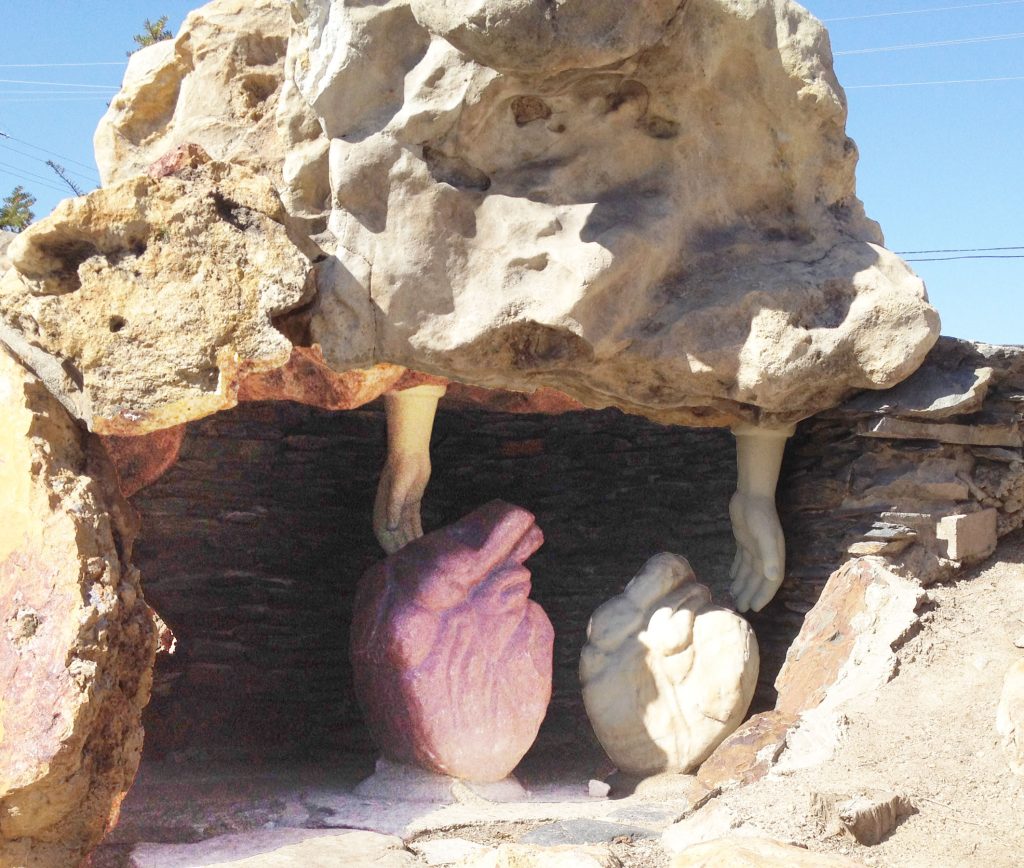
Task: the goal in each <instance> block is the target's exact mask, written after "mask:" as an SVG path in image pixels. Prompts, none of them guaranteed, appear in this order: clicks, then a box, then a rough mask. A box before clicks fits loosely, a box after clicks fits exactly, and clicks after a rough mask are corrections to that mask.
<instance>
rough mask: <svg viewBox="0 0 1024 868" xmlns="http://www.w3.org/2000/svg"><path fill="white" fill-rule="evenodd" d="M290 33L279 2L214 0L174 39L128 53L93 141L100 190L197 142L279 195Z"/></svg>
mask: <svg viewBox="0 0 1024 868" xmlns="http://www.w3.org/2000/svg"><path fill="white" fill-rule="evenodd" d="M290 26H291V21H290V16H289V15H288V3H287V2H285V0H256V2H252V0H217V2H214V3H207V4H206V5H204V6H202V7H201V8H200V9H197V10H196V11H194V12H192V13H190V14H189V16H188V17H187V18H186V19H185V21H184V23H183V24H182V26H181V29H180V30H179V31H178V33H177V35H176V36H175V37H174V38H173V39H166V40H162V41H160V42H156V43H154V44H153V45H151V46H149V47H147V48H143V49H142V50H140V51H136V52H134V53H133V54H132V55H131V58H130V59H129V61H128V68H127V70H126V71H125V75H124V79H123V81H122V82H121V91H120V93H118V95H117V96H116V97H114V99H113V100H111V102H110V106H109V108H108V109H107V112H106V114H105V115H104V116H103V119H102V120H101V121H100V123H99V126H98V128H97V130H96V135H95V137H94V140H93V145H94V148H95V152H96V162H97V165H98V166H99V169H100V177H101V178H102V180H103V185H104V186H106V187H109V186H110V185H112V184H116V183H118V182H120V181H125V180H127V179H128V178H131V177H133V176H135V175H141V174H144V173H145V172H146V169H147V168H148V167H149V165H150V164H151V163H153V162H154V161H156V160H158V159H159V158H160V157H162V156H163V155H164V154H166V153H167V152H168V151H171V150H173V149H175V148H177V147H178V146H180V145H185V144H189V143H196V144H199V145H201V146H202V147H203V149H204V150H205V151H206V152H207V153H209V154H210V155H211V156H212V157H213V158H214V159H215V160H217V161H219V162H222V163H233V164H236V165H241V166H245V167H246V168H248V169H251V170H252V171H254V172H256V173H258V174H262V175H265V176H267V177H268V178H269V179H270V180H271V181H272V182H273V184H274V186H275V187H278V188H279V187H280V183H281V164H282V162H283V158H284V147H283V144H282V143H281V142H280V140H279V138H278V135H277V124H276V114H277V105H278V98H279V96H280V92H281V87H282V84H283V82H284V56H285V51H286V49H287V47H288V33H289V30H290Z"/></svg>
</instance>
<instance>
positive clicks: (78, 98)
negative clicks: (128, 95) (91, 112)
mask: <svg viewBox="0 0 1024 868" xmlns="http://www.w3.org/2000/svg"><path fill="white" fill-rule="evenodd" d="M111 96H113V94H111ZM99 99H105V100H108V101H109V99H110V97H106V96H44V97H40V98H39V99H18V98H17V97H12V96H4V97H0V102H27V103H40V102H95V101H96V100H99Z"/></svg>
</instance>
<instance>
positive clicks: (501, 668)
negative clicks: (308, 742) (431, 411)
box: [351, 501, 554, 782]
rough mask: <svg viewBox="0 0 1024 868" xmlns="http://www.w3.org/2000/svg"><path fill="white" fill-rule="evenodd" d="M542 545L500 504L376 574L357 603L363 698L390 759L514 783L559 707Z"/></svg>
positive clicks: (355, 631) (356, 666) (355, 662)
mask: <svg viewBox="0 0 1024 868" xmlns="http://www.w3.org/2000/svg"><path fill="white" fill-rule="evenodd" d="M542 542H543V535H542V534H541V531H540V528H538V527H537V525H536V524H535V523H534V519H533V516H532V515H531V514H530V513H529V512H527V511H526V510H524V509H521V508H519V507H516V506H511V505H510V504H507V503H503V502H501V501H492V502H491V503H489V504H487V505H486V506H483V507H481V508H480V509H478V510H476V511H475V512H473V513H470V514H469V515H468V516H466V517H465V518H463V519H461V520H460V521H458V522H456V523H455V524H453V525H451V526H449V527H446V528H443V529H441V530H438V531H435V532H434V533H431V534H428V535H427V536H424V537H422V538H420V539H418V540H416V541H414V542H411V543H409V544H408V545H407V546H405V547H404V548H402V549H401V550H399V551H398V552H397V553H396V554H394V555H392V556H391V557H389V558H387V559H386V560H384V561H382V562H380V563H379V564H377V565H376V566H374V567H373V568H371V569H370V570H369V572H367V573H366V574H365V575H364V576H363V578H362V580H361V581H360V584H359V588H358V591H357V594H356V601H355V609H354V614H353V624H352V643H351V653H352V668H353V670H354V679H355V687H356V694H357V696H358V697H359V701H360V703H361V705H362V706H363V710H364V712H365V713H366V719H367V724H368V726H369V727H370V731H371V733H372V735H373V737H374V739H375V741H376V742H377V745H378V746H379V747H380V749H381V751H382V752H383V753H384V755H385V756H386V757H387V758H389V759H391V760H393V761H395V762H400V763H408V764H413V765H419V766H422V767H423V768H426V769H428V770H431V771H435V772H439V773H440V774H445V775H451V776H452V777H457V778H462V779H465V780H468V781H478V782H489V781H499V780H501V779H503V778H505V777H506V776H507V775H508V774H509V773H510V772H511V771H512V770H513V769H514V768H515V766H516V765H517V764H518V763H519V760H521V759H522V758H523V755H524V754H525V753H526V751H527V750H528V749H529V748H530V746H531V745H532V744H533V741H534V739H535V738H536V736H537V731H538V729H539V728H540V724H541V721H542V720H543V718H544V714H545V712H546V711H547V706H548V701H549V699H550V698H551V668H552V646H553V642H554V631H553V630H552V627H551V622H550V621H549V620H548V618H547V616H546V615H545V614H544V611H543V610H542V609H541V608H540V606H538V605H537V604H536V603H535V602H533V601H532V600H530V599H528V595H529V593H530V573H529V570H527V569H526V567H525V566H523V562H524V561H525V560H526V559H527V558H528V557H529V556H530V555H531V554H533V553H534V552H535V551H536V550H537V549H538V548H539V547H540V545H541V543H542Z"/></svg>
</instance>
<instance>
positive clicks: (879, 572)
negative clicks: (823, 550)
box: [775, 558, 924, 714]
mask: <svg viewBox="0 0 1024 868" xmlns="http://www.w3.org/2000/svg"><path fill="white" fill-rule="evenodd" d="M923 599H924V592H923V591H922V590H921V589H920V588H919V587H918V586H916V585H915V584H914V583H912V582H910V581H907V580H905V579H900V578H899V577H897V576H894V575H893V574H891V573H890V572H888V570H886V569H885V567H884V565H883V563H882V562H881V561H879V560H876V559H872V558H856V559H854V560H851V561H849V562H848V563H846V564H844V565H843V566H842V567H841V568H840V569H839V570H837V571H836V572H835V573H834V574H833V575H832V576H831V577H830V578H829V580H828V583H827V584H826V585H825V589H824V591H823V592H822V594H821V597H820V598H819V600H818V602H817V603H816V604H815V605H814V608H812V609H811V610H810V612H808V613H807V616H806V618H805V619H804V624H803V627H802V629H801V630H800V635H799V636H797V638H796V641H795V642H793V645H792V646H791V647H790V649H789V653H788V654H787V655H786V663H785V665H784V666H783V667H782V671H781V672H780V673H779V676H778V678H777V679H776V681H775V686H776V688H777V689H778V691H779V699H778V703H777V704H776V709H777V710H778V711H780V712H783V713H788V714H801V713H802V712H805V711H810V710H812V709H815V708H818V707H819V706H821V705H822V703H826V701H827V704H828V705H829V706H831V707H835V706H838V705H839V704H840V703H841V702H843V701H844V700H845V699H848V698H850V697H852V696H856V695H859V694H861V693H865V692H869V691H873V690H876V689H877V688H879V687H881V686H882V685H883V684H885V683H886V682H888V681H889V680H890V679H891V678H892V676H893V675H894V674H895V672H896V655H895V652H894V651H893V646H894V645H896V644H897V643H898V642H899V641H900V640H901V639H902V638H904V637H905V636H906V634H907V632H908V631H909V630H910V629H911V627H913V626H914V625H915V624H916V623H917V620H918V619H917V615H916V610H917V607H918V605H919V604H920V603H921V602H922V600H923Z"/></svg>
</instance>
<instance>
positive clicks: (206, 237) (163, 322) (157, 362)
mask: <svg viewBox="0 0 1024 868" xmlns="http://www.w3.org/2000/svg"><path fill="white" fill-rule="evenodd" d="M284 221H285V213H284V209H283V208H282V206H281V203H280V200H279V199H278V197H277V195H276V194H275V193H274V190H273V188H272V186H271V185H270V183H269V181H267V180H266V179H263V178H260V177H257V176H256V175H254V174H252V173H251V172H249V171H247V170H245V169H242V168H240V167H237V166H229V165H227V164H224V163H217V162H210V161H209V158H208V157H206V155H205V154H204V153H203V152H202V151H201V149H198V148H196V147H190V148H184V149H180V150H179V151H177V152H175V153H174V154H172V155H170V156H169V157H168V158H167V159H165V160H164V161H162V162H161V163H159V164H157V165H156V166H155V167H154V171H153V173H152V175H150V176H137V177H135V178H132V179H129V180H126V181H123V182H121V183H119V184H117V185H115V186H113V187H107V188H104V189H101V190H97V191H94V192H93V193H90V194H89V195H88V196H84V197H79V198H76V199H67V200H65V201H64V202H62V203H61V204H60V205H59V206H58V207H57V209H56V210H55V211H54V213H53V214H52V215H51V216H50V217H49V218H47V219H46V220H44V221H42V222H40V223H37V224H35V225H34V226H32V227H30V228H29V229H28V230H26V231H25V232H23V233H21V235H19V236H18V239H17V240H16V241H15V242H14V243H13V244H12V245H11V247H10V249H9V251H8V253H9V255H10V258H11V260H12V262H13V263H14V268H12V269H11V270H10V271H8V272H7V274H6V275H4V277H3V278H2V279H0V339H2V340H3V341H4V342H5V343H7V344H8V346H10V347H11V348H12V349H13V350H14V351H15V352H16V353H18V354H19V355H20V356H21V357H22V358H23V359H24V360H25V361H26V362H27V363H28V364H30V365H31V366H32V368H33V370H34V371H35V372H36V373H38V374H39V376H40V377H42V379H43V380H44V382H45V383H46V385H47V387H48V388H49V389H50V391H51V392H52V393H53V394H54V395H56V396H57V397H58V398H60V399H61V401H62V403H63V404H64V405H65V406H66V407H68V408H69V409H70V410H71V411H72V412H73V414H74V415H75V416H77V417H78V418H80V419H82V420H84V421H85V422H86V423H87V424H88V425H89V427H90V428H91V430H93V431H95V432H97V433H100V434H115V435H117V434H141V433H146V432H148V431H155V430H158V429H161V428H168V427H171V426H174V425H178V424H181V423H182V422H185V421H187V420H189V419H195V418H198V417H200V416H204V415H207V414H209V413H212V412H215V411H217V410H220V409H224V408H226V407H230V406H233V405H234V403H235V401H236V397H235V392H236V389H237V383H238V380H239V379H240V378H241V377H242V376H244V375H245V374H246V373H248V372H255V371H260V370H266V369H271V368H277V367H280V366H281V365H283V364H284V363H285V362H287V361H288V358H289V355H290V354H291V344H290V342H289V341H288V340H287V338H285V337H284V335H282V334H281V333H280V332H279V331H278V330H277V329H275V328H274V326H273V325H272V324H271V318H272V317H274V316H276V315H277V314H280V313H282V312H284V311H287V310H289V309H290V308H293V307H295V306H297V305H299V304H301V303H302V302H303V301H305V300H306V298H307V295H306V285H307V277H308V274H309V268H310V263H309V259H308V258H307V256H306V255H305V254H303V253H302V252H301V251H300V250H299V248H298V247H296V245H295V244H294V243H293V242H292V241H291V240H290V239H289V236H288V231H287V229H286V227H285V225H284Z"/></svg>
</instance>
